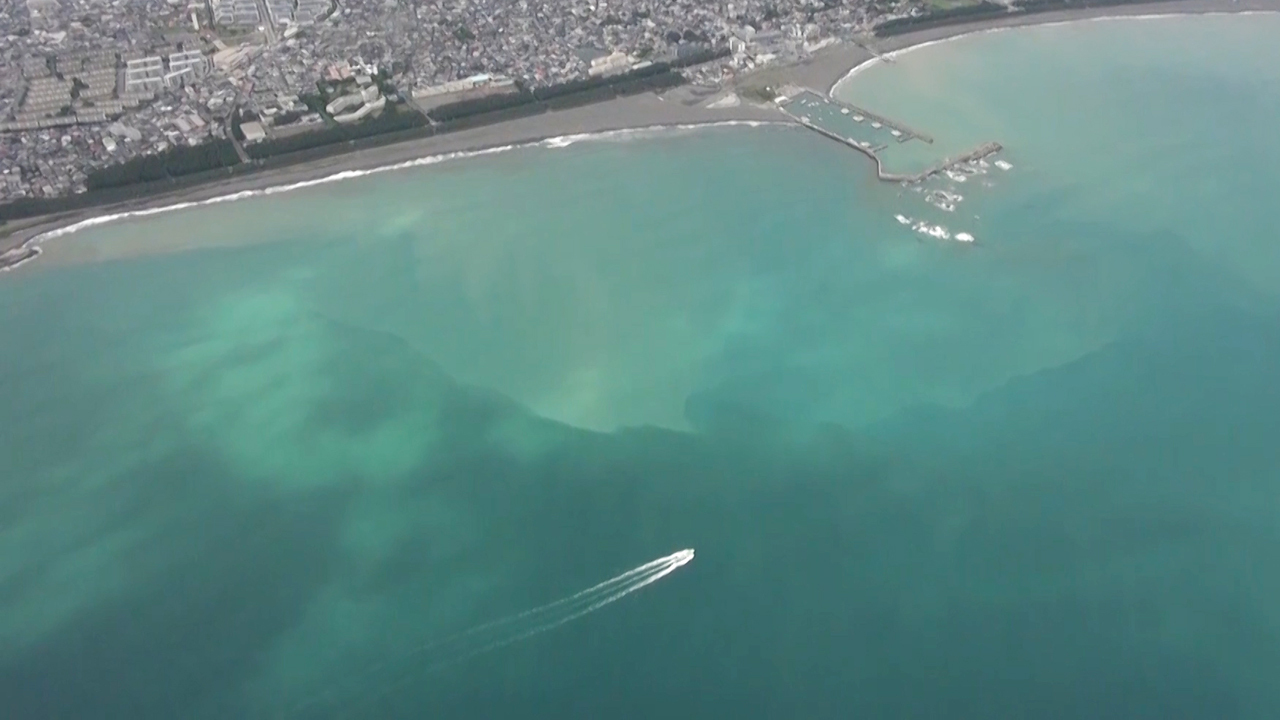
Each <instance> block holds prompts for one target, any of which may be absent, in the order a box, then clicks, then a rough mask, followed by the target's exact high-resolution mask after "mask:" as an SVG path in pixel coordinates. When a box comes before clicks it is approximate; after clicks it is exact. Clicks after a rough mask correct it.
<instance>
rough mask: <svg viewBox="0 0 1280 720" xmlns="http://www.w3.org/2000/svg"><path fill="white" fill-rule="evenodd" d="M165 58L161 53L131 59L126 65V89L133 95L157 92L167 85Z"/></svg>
mask: <svg viewBox="0 0 1280 720" xmlns="http://www.w3.org/2000/svg"><path fill="white" fill-rule="evenodd" d="M164 74H165V71H164V60H161V59H160V56H159V55H156V56H154V57H146V58H139V59H137V60H130V61H128V62H126V63H125V66H124V91H125V92H126V93H130V94H133V95H142V94H145V93H149V92H155V91H156V90H159V89H161V88H163V87H164V86H165V83H164Z"/></svg>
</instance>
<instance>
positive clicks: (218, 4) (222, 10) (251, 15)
mask: <svg viewBox="0 0 1280 720" xmlns="http://www.w3.org/2000/svg"><path fill="white" fill-rule="evenodd" d="M209 6H210V8H211V9H212V10H213V22H214V23H215V24H217V25H228V26H238V27H254V26H256V25H258V24H259V23H260V22H262V16H261V15H260V14H259V13H258V3H257V2H256V0H209Z"/></svg>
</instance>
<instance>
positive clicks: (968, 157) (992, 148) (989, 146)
mask: <svg viewBox="0 0 1280 720" xmlns="http://www.w3.org/2000/svg"><path fill="white" fill-rule="evenodd" d="M792 117H794V116H792ZM795 120H796V122H798V123H800V124H801V125H803V126H804V127H806V128H809V129H810V130H812V131H814V132H816V133H818V134H819V135H821V136H823V137H825V138H829V139H831V140H835V141H836V142H838V143H840V144H841V145H845V146H847V147H850V148H853V149H854V150H857V151H858V152H860V153H862V154H863V155H866V156H867V157H869V158H871V159H872V160H873V161H874V162H875V164H876V177H877V178H879V179H881V180H883V181H884V182H893V183H916V182H920V181H921V180H924V179H926V178H929V177H931V176H933V175H937V174H938V173H940V172H944V171H946V170H949V169H951V168H952V167H954V166H956V165H959V164H961V163H966V162H972V161H974V160H981V159H982V158H984V157H987V156H988V155H993V154H995V153H998V152H1000V151H1001V150H1003V149H1004V146H1002V145H1001V144H1000V143H998V142H987V143H983V144H981V145H979V146H978V147H976V148H974V149H972V150H970V151H969V152H966V153H963V154H960V155H953V156H951V157H948V158H945V159H943V160H942V161H941V162H938V163H935V164H933V165H931V166H929V167H927V168H925V169H924V170H921V171H920V172H917V173H891V172H885V169H884V162H883V161H882V160H881V159H880V155H879V153H877V152H876V150H877V149H883V147H884V146H880V148H871V147H864V146H862V145H859V144H858V143H857V142H856V141H854V140H851V139H849V138H847V137H844V136H843V135H839V134H837V133H834V132H832V131H830V130H828V129H826V128H823V127H818V126H817V125H815V124H813V123H812V122H809V121H806V120H804V119H802V118H795Z"/></svg>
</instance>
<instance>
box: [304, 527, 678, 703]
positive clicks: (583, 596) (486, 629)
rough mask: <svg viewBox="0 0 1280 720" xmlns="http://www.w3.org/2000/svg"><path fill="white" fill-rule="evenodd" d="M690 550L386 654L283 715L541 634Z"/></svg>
mask: <svg viewBox="0 0 1280 720" xmlns="http://www.w3.org/2000/svg"><path fill="white" fill-rule="evenodd" d="M693 556H694V551H693V550H692V549H685V550H680V551H678V552H675V553H672V554H670V555H667V556H665V557H661V558H658V559H656V560H652V561H650V562H647V563H645V564H644V565H641V566H639V567H636V568H632V569H631V570H628V571H627V572H624V573H622V574H621V575H618V576H616V577H612V578H609V579H608V580H605V581H604V582H601V583H598V584H596V585H593V586H591V587H589V588H587V589H585V590H582V591H579V592H577V593H574V594H573V595H570V596H568V597H565V598H561V599H559V600H556V601H554V602H551V603H547V604H546V605H541V606H539V607H536V608H533V609H531V610H525V611H523V612H519V613H516V614H514V615H509V616H507V617H504V618H500V619H498V620H493V621H490V622H487V623H484V624H483V625H478V626H476V627H473V628H471V629H468V630H466V631H463V632H461V633H458V634H456V635H453V636H450V637H447V638H444V639H443V640H438V641H433V642H428V643H425V644H423V645H421V646H419V647H417V648H415V649H413V650H410V651H408V652H407V653H405V654H403V655H401V656H400V657H398V658H397V659H396V660H395V661H391V660H388V661H384V662H380V663H376V664H374V665H373V666H372V667H370V668H369V669H367V670H365V671H364V672H361V673H359V674H358V675H357V676H356V679H355V680H354V681H353V682H354V689H353V690H352V691H351V693H350V694H348V698H347V699H346V700H343V699H342V698H341V697H336V694H337V693H336V692H335V690H334V689H332V688H331V689H329V690H326V691H325V692H322V693H319V694H318V695H315V696H313V697H311V698H309V699H307V700H305V701H303V702H302V703H300V704H299V705H297V706H295V707H294V708H293V710H291V711H290V712H289V713H288V715H290V716H293V715H297V714H298V713H300V712H302V711H303V710H307V709H309V708H313V707H315V706H317V705H321V704H326V705H332V704H337V705H339V706H342V707H347V708H352V707H353V706H367V705H369V704H370V703H372V702H375V701H376V700H378V699H380V698H383V697H386V696H387V695H388V694H390V693H391V692H393V691H394V690H395V689H396V688H398V687H401V686H403V685H404V684H405V683H407V682H409V681H410V680H412V679H414V678H418V677H421V676H422V675H425V674H428V673H431V672H434V671H436V670H439V669H442V668H445V667H448V666H450V665H456V664H457V663H460V662H463V661H465V660H468V659H470V658H473V657H475V656H477V655H481V654H484V653H487V652H492V651H494V650H498V649H500V648H503V647H506V646H507V645H511V644H513V643H516V642H519V641H521V640H526V639H528V638H531V637H534V636H535V635H541V634H542V633H544V632H547V631H550V630H554V629H555V628H558V627H560V626H562V625H565V624H566V623H569V622H572V621H574V620H577V619H578V618H581V617H583V616H585V615H588V614H590V613H593V612H595V611H597V610H600V609H601V608H604V607H605V606H607V605H610V604H612V603H615V602H617V601H618V600H621V599H622V598H624V597H626V596H628V595H630V594H632V593H634V592H636V591H637V590H640V589H642V588H644V587H647V586H649V585H652V584H653V583H655V582H657V581H659V580H661V579H662V578H664V577H666V576H668V575H670V574H671V573H673V572H675V571H676V570H678V569H680V568H681V567H684V566H685V565H687V564H689V563H690V562H691V561H692V560H693ZM420 657H421V658H423V659H424V661H425V662H424V663H423V664H422V665H419V666H417V667H415V668H411V669H405V670H402V671H401V672H400V673H398V674H399V677H398V678H395V679H392V680H389V681H385V682H383V683H381V684H380V687H379V688H378V689H377V691H376V692H372V691H363V692H362V686H363V685H365V684H367V683H369V681H372V680H374V679H375V678H377V677H378V676H380V675H383V674H384V671H389V670H392V669H393V668H394V667H396V666H401V665H403V664H405V663H408V662H410V661H412V660H414V659H416V658H420ZM344 684H345V683H344Z"/></svg>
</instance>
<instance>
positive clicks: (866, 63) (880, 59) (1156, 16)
mask: <svg viewBox="0 0 1280 720" xmlns="http://www.w3.org/2000/svg"><path fill="white" fill-rule="evenodd" d="M1278 13H1280V10H1210V11H1206V12H1197V11H1194V10H1188V11H1185V12H1153V13H1143V14H1138V15H1099V16H1096V17H1082V18H1074V19H1071V18H1068V19H1066V20H1044V21H1043V22H1037V21H1035V20H1032V21H1031V22H1026V23H1019V24H1016V25H1001V26H999V27H989V28H981V29H978V30H970V31H969V32H963V33H959V34H957V35H950V36H948V37H944V38H938V39H936V40H926V41H924V42H919V43H916V44H914V45H907V46H906V47H901V48H898V49H896V50H890V51H889V52H886V53H881V54H880V55H877V56H873V57H870V58H867V59H866V60H863V61H862V62H860V63H858V64H857V65H854V66H853V67H852V68H850V69H849V71H848V72H846V73H845V74H844V75H841V76H840V79H839V80H836V81H835V82H834V83H832V85H831V88H830V89H829V90H827V95H830V96H832V97H835V95H836V93H837V92H838V91H839V90H840V86H842V85H844V84H845V83H846V82H848V81H852V80H853V79H854V78H855V77H857V76H858V75H859V74H861V73H863V72H865V71H866V70H868V69H870V68H871V67H874V66H875V65H879V64H882V63H884V62H892V61H894V60H896V59H898V58H899V57H902V56H903V55H906V54H907V53H910V52H915V51H916V50H923V49H924V48H927V47H931V46H933V45H940V44H942V43H949V42H954V41H956V40H963V39H964V38H967V37H973V36H975V35H986V34H987V33H997V32H1005V31H1009V30H1025V29H1028V28H1043V27H1057V26H1060V25H1071V24H1074V23H1082V22H1107V21H1112V20H1161V19H1164V18H1176V17H1200V16H1228V15H1241V16H1245V15H1275V14H1278ZM1015 17H1016V16H1015ZM1021 17H1027V18H1032V17H1033V16H1032V15H1023V16H1021Z"/></svg>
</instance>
